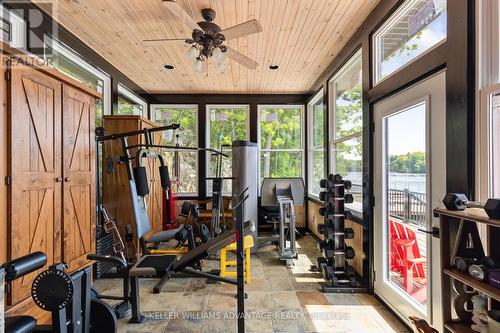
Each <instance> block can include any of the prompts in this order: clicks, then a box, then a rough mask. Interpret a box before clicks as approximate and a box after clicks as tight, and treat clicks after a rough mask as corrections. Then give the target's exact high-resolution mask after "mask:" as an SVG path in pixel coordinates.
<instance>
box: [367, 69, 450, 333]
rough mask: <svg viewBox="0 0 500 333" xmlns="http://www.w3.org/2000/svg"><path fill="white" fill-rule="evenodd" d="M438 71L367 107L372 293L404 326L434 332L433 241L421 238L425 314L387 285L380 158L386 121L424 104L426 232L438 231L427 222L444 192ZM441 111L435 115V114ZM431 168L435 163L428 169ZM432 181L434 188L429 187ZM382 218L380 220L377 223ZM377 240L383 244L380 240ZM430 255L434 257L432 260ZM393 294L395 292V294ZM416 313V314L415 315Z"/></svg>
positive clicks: (436, 283)
mask: <svg viewBox="0 0 500 333" xmlns="http://www.w3.org/2000/svg"><path fill="white" fill-rule="evenodd" d="M445 81H446V78H445V74H444V71H443V72H440V73H438V74H435V75H434V76H431V77H429V78H427V79H424V80H422V81H420V82H418V83H416V84H415V85H413V86H411V87H409V88H408V89H405V90H404V91H402V92H399V93H397V94H395V95H393V96H390V97H388V98H386V99H384V100H382V101H380V102H377V103H376V104H375V105H374V107H373V111H374V112H373V115H374V122H375V124H374V125H375V126H374V127H375V133H374V138H373V142H374V150H373V151H374V168H373V170H374V195H375V207H374V225H373V226H374V233H373V235H374V269H375V271H376V275H375V281H374V289H375V293H376V294H377V295H378V296H379V297H381V298H382V299H383V301H384V302H386V303H387V305H389V306H390V307H391V308H392V310H394V311H395V312H396V313H397V314H398V315H399V317H401V319H402V320H404V321H406V322H408V323H409V321H408V315H417V316H419V317H425V319H426V320H428V321H429V322H430V323H432V325H433V326H434V327H436V328H437V329H438V330H442V320H441V306H442V304H441V294H440V289H441V280H440V276H441V272H440V266H441V263H440V256H439V252H440V247H439V240H438V239H435V238H433V237H432V236H431V235H427V236H426V239H427V252H426V256H427V261H426V262H427V268H426V269H427V304H426V305H425V308H426V313H422V311H421V306H415V305H416V304H415V303H416V301H414V300H413V299H410V297H404V296H403V295H404V294H403V292H402V291H401V289H399V288H398V287H396V286H391V284H392V283H389V281H388V280H389V279H388V271H389V265H388V264H389V262H388V251H387V250H388V239H387V238H388V228H387V222H386V220H385V217H386V216H387V214H388V211H387V207H385V206H386V205H385V203H386V200H387V196H386V195H387V192H386V188H387V176H386V175H385V171H386V166H385V155H386V152H387V151H386V150H387V147H386V145H385V143H386V142H387V141H386V140H387V133H386V132H385V128H384V127H385V123H386V119H387V117H389V116H390V115H395V114H398V113H401V112H404V111H405V110H408V109H409V108H411V107H412V106H416V105H418V104H420V103H422V102H423V103H426V111H425V112H426V120H425V122H426V175H427V176H426V190H427V207H426V211H427V214H426V216H427V218H428V225H427V228H428V230H430V229H431V228H432V227H433V226H436V225H438V220H437V219H436V218H434V217H433V215H432V209H433V208H435V207H436V206H438V205H440V204H441V199H442V198H443V196H444V194H442V193H445V191H446V177H445V176H444V175H445V172H446V171H445V166H446V153H445V149H446V130H445V127H444V124H445V122H446V111H445V110H446V91H445ZM439 109H441V110H439ZM431 161H432V162H435V163H431ZM433 179H436V182H435V186H432V184H433ZM381 217H383V218H381ZM380 235H383V238H381V237H380ZM433 254H434V255H433ZM398 289H399V290H398ZM419 308H420V309H419Z"/></svg>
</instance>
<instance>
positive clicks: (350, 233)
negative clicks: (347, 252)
mask: <svg viewBox="0 0 500 333" xmlns="http://www.w3.org/2000/svg"><path fill="white" fill-rule="evenodd" d="M344 234H345V238H346V239H353V238H354V230H353V229H352V228H345V230H344Z"/></svg>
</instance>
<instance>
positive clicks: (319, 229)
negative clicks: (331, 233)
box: [317, 223, 326, 235]
mask: <svg viewBox="0 0 500 333" xmlns="http://www.w3.org/2000/svg"><path fill="white" fill-rule="evenodd" d="M317 228H318V232H319V233H320V234H321V235H323V233H324V232H325V229H326V226H325V225H324V224H323V223H321V224H318V227H317Z"/></svg>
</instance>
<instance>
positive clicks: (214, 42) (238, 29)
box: [143, 0, 262, 73]
mask: <svg viewBox="0 0 500 333" xmlns="http://www.w3.org/2000/svg"><path fill="white" fill-rule="evenodd" d="M163 4H164V5H165V6H166V7H167V9H168V10H169V11H170V12H171V13H172V14H173V15H175V16H176V17H177V18H178V19H179V20H180V21H181V22H183V23H184V24H186V25H187V26H189V28H191V29H193V32H192V34H191V37H190V38H180V39H169V38H163V39H147V40H143V43H144V45H145V46H157V45H160V46H164V45H186V44H188V45H192V46H191V47H190V48H189V50H188V52H187V57H188V58H189V59H190V60H191V61H192V62H193V68H194V70H195V71H196V72H200V73H201V72H202V71H203V64H204V62H206V61H208V59H210V58H211V59H212V60H213V62H214V64H215V67H216V68H217V70H218V71H219V72H223V71H224V69H225V64H224V60H225V57H226V55H227V57H228V58H230V59H232V60H234V61H237V62H238V63H240V64H242V65H243V66H245V67H247V68H249V69H256V68H257V66H258V63H257V62H255V61H254V60H252V59H250V58H248V57H247V56H245V55H243V54H241V53H239V52H238V51H236V50H234V49H232V48H230V47H229V46H227V45H224V44H223V43H224V42H225V41H227V40H230V39H235V38H239V37H243V36H246V35H250V34H254V33H257V32H261V31H262V26H261V25H260V23H259V21H257V20H256V19H253V20H250V21H247V22H244V23H240V24H238V25H235V26H232V27H229V28H226V29H224V30H222V29H221V28H220V27H219V26H218V25H217V24H215V23H214V22H213V20H214V19H215V11H214V10H213V9H211V8H206V9H202V11H201V15H202V17H203V19H204V21H201V22H198V23H196V21H195V20H194V19H193V18H192V17H191V16H189V14H188V13H187V12H186V11H185V10H184V9H183V8H182V7H181V6H180V5H179V4H178V3H177V2H176V1H174V0H163Z"/></svg>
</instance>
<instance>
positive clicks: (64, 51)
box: [44, 34, 112, 115]
mask: <svg viewBox="0 0 500 333" xmlns="http://www.w3.org/2000/svg"><path fill="white" fill-rule="evenodd" d="M47 46H49V47H51V48H52V50H54V51H56V52H57V53H59V54H61V55H62V56H64V57H66V58H68V59H69V60H70V61H72V62H74V63H75V64H77V65H78V66H80V67H82V68H83V69H84V70H86V71H88V72H89V73H91V74H92V75H94V76H96V77H98V78H99V79H100V80H102V81H103V92H102V104H103V115H111V110H112V107H111V77H110V75H109V74H107V73H106V72H104V71H103V70H101V69H99V68H98V67H95V66H94V65H92V64H91V63H89V62H87V61H86V60H85V59H83V58H82V57H81V56H80V55H79V54H78V53H76V52H75V51H73V50H72V49H71V48H70V47H69V46H67V45H66V44H64V43H63V42H61V41H59V40H57V39H55V38H53V37H52V36H49V35H47V34H45V35H44V58H45V59H46V58H47V54H46V53H45V52H46V50H47ZM52 67H53V66H52ZM54 68H55V69H57V70H59V69H58V68H56V67H54ZM59 71H60V70H59ZM61 73H63V72H62V71H61ZM64 74H65V75H68V74H66V73H64ZM68 76H71V75H68ZM77 81H78V80H77Z"/></svg>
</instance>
